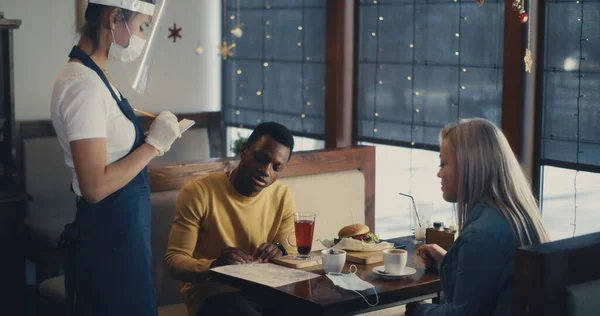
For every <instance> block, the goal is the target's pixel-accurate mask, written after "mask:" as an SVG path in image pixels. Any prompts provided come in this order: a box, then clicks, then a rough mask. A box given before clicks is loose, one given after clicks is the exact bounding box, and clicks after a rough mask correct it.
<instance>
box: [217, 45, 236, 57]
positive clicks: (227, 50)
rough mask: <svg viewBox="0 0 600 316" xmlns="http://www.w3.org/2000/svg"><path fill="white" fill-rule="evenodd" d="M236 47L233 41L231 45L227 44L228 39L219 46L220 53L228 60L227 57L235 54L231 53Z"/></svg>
mask: <svg viewBox="0 0 600 316" xmlns="http://www.w3.org/2000/svg"><path fill="white" fill-rule="evenodd" d="M234 47H235V43H233V44H231V45H227V41H223V45H221V46H218V48H219V55H221V56H222V57H223V60H227V57H231V56H233V54H232V53H231V50H232V49H233V48H234Z"/></svg>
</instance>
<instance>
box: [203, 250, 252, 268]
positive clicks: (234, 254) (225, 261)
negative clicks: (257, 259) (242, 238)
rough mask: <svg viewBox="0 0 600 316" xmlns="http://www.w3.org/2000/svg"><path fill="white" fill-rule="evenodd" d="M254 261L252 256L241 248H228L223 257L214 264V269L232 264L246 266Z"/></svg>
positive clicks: (222, 253)
mask: <svg viewBox="0 0 600 316" xmlns="http://www.w3.org/2000/svg"><path fill="white" fill-rule="evenodd" d="M252 261H254V258H252V256H250V255H248V254H247V253H246V252H244V251H243V250H242V249H240V248H233V247H227V248H225V249H223V251H222V252H221V255H220V256H219V257H218V258H217V260H215V261H214V262H213V264H212V267H213V268H214V267H220V266H226V265H230V264H246V263H250V262H252Z"/></svg>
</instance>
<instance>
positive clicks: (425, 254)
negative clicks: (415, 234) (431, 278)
mask: <svg viewBox="0 0 600 316" xmlns="http://www.w3.org/2000/svg"><path fill="white" fill-rule="evenodd" d="M445 255H446V250H444V249H443V248H442V247H440V246H438V245H437V244H427V245H423V246H421V247H419V248H418V249H417V256H419V257H421V259H423V262H424V263H425V268H427V269H437V267H438V266H439V264H440V262H442V259H443V258H444V256H445Z"/></svg>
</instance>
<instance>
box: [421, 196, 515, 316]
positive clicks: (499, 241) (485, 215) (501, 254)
mask: <svg viewBox="0 0 600 316" xmlns="http://www.w3.org/2000/svg"><path fill="white" fill-rule="evenodd" d="M517 247H518V243H517V239H516V238H515V237H514V236H513V234H512V232H511V229H510V226H509V224H508V222H507V221H506V219H505V218H504V217H503V216H502V214H500V212H498V210H496V209H495V208H492V207H489V206H487V205H484V204H477V205H475V207H474V208H473V209H472V211H471V214H470V215H469V216H468V217H467V219H466V221H465V223H464V224H463V229H462V230H461V232H460V236H459V237H458V238H457V239H456V241H455V242H454V244H453V245H452V247H450V249H449V250H448V253H446V256H445V257H444V259H443V260H442V262H441V265H440V279H441V283H442V289H443V291H444V298H445V301H446V302H445V303H443V304H441V305H438V304H423V305H420V306H419V308H418V310H417V315H424V316H438V315H439V316H441V315H465V316H466V315H470V316H484V315H493V316H500V315H512V300H513V276H514V260H515V250H516V249H517Z"/></svg>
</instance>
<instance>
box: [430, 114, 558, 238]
mask: <svg viewBox="0 0 600 316" xmlns="http://www.w3.org/2000/svg"><path fill="white" fill-rule="evenodd" d="M444 139H448V141H449V144H450V147H451V150H452V151H453V152H454V154H455V157H456V161H457V176H458V188H457V208H458V212H457V213H458V214H457V215H458V226H459V228H462V225H463V223H464V221H465V220H466V218H467V217H468V216H469V214H470V213H471V210H472V209H473V207H474V206H475V205H476V204H477V203H479V202H483V203H484V204H486V205H489V206H491V207H493V208H495V209H497V210H498V211H499V212H500V213H501V214H502V216H504V218H506V220H507V221H508V223H509V225H510V227H511V230H512V233H513V235H514V236H515V237H516V239H517V241H518V242H519V244H520V245H521V246H525V245H531V244H539V243H544V242H548V241H550V238H549V237H548V234H547V232H546V229H545V228H544V225H543V222H542V218H541V216H540V214H539V210H538V205H537V201H536V199H535V197H534V196H533V193H532V191H531V186H530V181H529V180H528V179H527V177H526V176H525V173H524V172H523V170H522V168H521V166H520V165H519V162H518V161H517V158H516V157H515V155H514V153H513V152H512V150H511V148H510V145H509V144H508V141H507V140H506V137H505V136H504V134H503V133H502V131H500V129H499V128H498V127H496V126H495V125H494V124H493V123H492V122H490V121H488V120H484V119H481V118H473V119H462V120H460V121H459V123H457V124H454V125H449V126H446V127H445V128H444V129H442V131H441V133H440V145H441V143H442V141H443V140H444Z"/></svg>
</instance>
